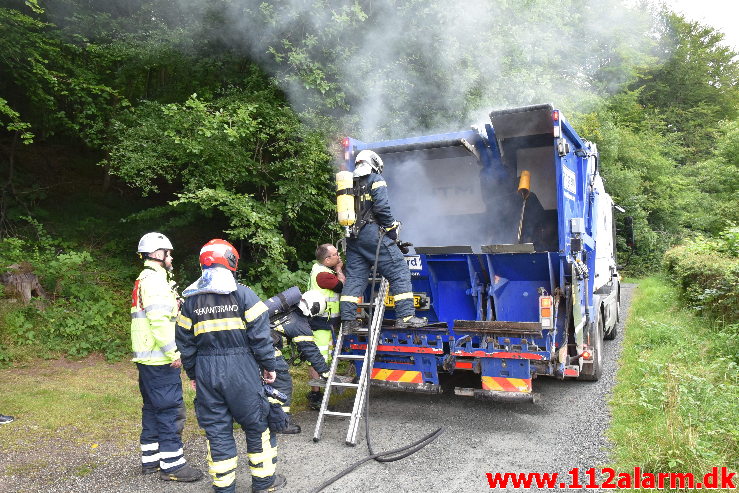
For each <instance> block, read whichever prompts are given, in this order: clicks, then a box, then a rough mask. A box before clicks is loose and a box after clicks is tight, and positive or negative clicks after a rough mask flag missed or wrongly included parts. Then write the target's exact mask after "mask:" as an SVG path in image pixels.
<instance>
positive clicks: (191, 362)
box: [176, 284, 277, 492]
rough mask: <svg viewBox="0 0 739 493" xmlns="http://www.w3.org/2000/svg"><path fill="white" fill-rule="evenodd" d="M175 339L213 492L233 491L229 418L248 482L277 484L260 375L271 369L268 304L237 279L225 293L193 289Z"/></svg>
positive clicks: (234, 461) (274, 446) (273, 446)
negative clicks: (240, 437) (237, 429)
mask: <svg viewBox="0 0 739 493" xmlns="http://www.w3.org/2000/svg"><path fill="white" fill-rule="evenodd" d="M186 296H187V294H186ZM244 322H246V323H244ZM176 337H177V346H178V348H179V349H180V353H181V355H182V366H183V368H184V369H185V371H186V373H187V376H188V377H189V378H190V379H191V380H195V382H196V384H197V409H196V412H197V417H198V423H199V424H200V426H201V427H202V428H203V429H204V430H205V434H206V436H207V438H208V472H209V473H210V475H211V476H212V478H213V488H214V490H215V491H222V492H233V491H235V486H236V485H235V484H234V481H235V478H236V466H237V462H238V454H237V451H236V442H235V440H234V437H233V421H236V422H237V423H238V424H239V425H241V428H242V429H243V430H244V432H245V433H246V449H247V455H248V458H249V468H250V470H251V475H252V487H253V488H254V489H266V488H268V487H269V486H271V485H272V483H273V482H274V474H275V467H276V462H277V438H276V436H275V435H273V434H271V433H270V431H269V429H268V427H267V414H268V412H269V403H268V402H267V399H266V397H265V395H264V389H263V386H262V379H261V370H262V369H264V370H269V371H274V370H275V359H274V346H273V345H272V337H271V335H270V329H269V319H268V316H267V307H266V306H265V305H264V303H262V302H261V301H260V300H259V298H258V297H257V295H256V294H254V292H253V291H252V290H251V289H249V288H247V287H246V286H243V285H240V284H239V285H238V288H237V290H236V291H234V292H232V293H230V294H215V293H206V294H195V295H192V296H190V297H187V298H185V303H184V304H183V306H182V311H181V312H180V315H179V316H178V317H177V327H176Z"/></svg>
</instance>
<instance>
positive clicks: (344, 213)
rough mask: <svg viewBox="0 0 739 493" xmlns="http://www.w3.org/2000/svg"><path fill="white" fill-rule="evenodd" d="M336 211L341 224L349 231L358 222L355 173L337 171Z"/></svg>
mask: <svg viewBox="0 0 739 493" xmlns="http://www.w3.org/2000/svg"><path fill="white" fill-rule="evenodd" d="M336 211H337V213H338V216H339V224H341V225H342V226H344V228H345V229H346V231H347V236H348V232H349V228H350V227H351V226H354V223H356V222H357V211H356V210H355V209H354V173H352V172H351V171H339V172H338V173H336Z"/></svg>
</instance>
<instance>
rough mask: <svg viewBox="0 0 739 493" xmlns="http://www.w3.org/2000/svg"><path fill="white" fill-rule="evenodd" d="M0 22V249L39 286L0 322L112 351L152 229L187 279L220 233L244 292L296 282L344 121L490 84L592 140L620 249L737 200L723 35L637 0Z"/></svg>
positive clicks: (487, 100)
mask: <svg viewBox="0 0 739 493" xmlns="http://www.w3.org/2000/svg"><path fill="white" fill-rule="evenodd" d="M491 4H492V5H491ZM0 35H1V36H2V39H3V49H2V55H1V56H0V74H1V75H0V128H1V129H2V131H1V132H0V152H1V154H0V166H2V170H1V171H0V183H2V194H1V196H0V238H2V240H1V244H2V246H3V248H2V250H0V261H2V262H3V264H2V265H4V266H6V265H10V264H12V263H18V262H27V263H29V264H30V265H31V266H32V268H33V270H34V272H36V273H37V274H38V275H39V277H40V279H41V283H42V285H43V286H44V287H45V288H46V291H48V293H49V296H50V299H51V301H52V303H51V305H50V306H49V307H47V308H46V309H45V310H39V309H37V308H36V307H35V306H32V307H25V308H22V309H8V310H6V311H7V313H6V314H5V315H7V316H6V318H5V325H6V327H8V329H7V330H6V331H5V336H4V337H7V338H8V339H9V340H12V341H14V342H15V343H19V344H24V343H29V344H31V343H37V342H42V343H43V344H45V345H47V347H55V348H58V349H60V350H62V351H66V352H70V353H71V354H86V353H87V352H90V351H104V352H106V353H107V354H109V355H113V356H117V355H120V354H123V352H125V331H126V321H125V314H126V310H125V308H124V307H125V303H126V298H127V294H126V291H127V290H128V289H129V283H130V279H132V277H133V276H134V275H135V274H134V273H133V272H134V271H135V269H136V267H137V262H136V259H135V257H134V255H133V247H134V245H135V244H136V241H137V239H138V238H139V237H140V236H141V234H143V233H145V232H147V231H152V230H158V231H163V232H165V233H166V234H167V235H169V236H170V238H172V239H173V242H174V244H175V246H176V249H175V258H176V264H177V269H178V270H177V274H178V276H179V277H180V279H181V280H182V282H183V283H184V282H186V280H187V279H189V280H192V279H193V278H194V276H195V272H196V268H197V265H196V262H197V259H196V256H195V252H196V251H197V248H198V247H199V246H200V245H201V244H202V243H203V242H204V241H205V240H207V239H209V238H212V237H226V238H227V239H229V240H230V241H232V242H233V243H234V244H236V245H237V247H238V248H239V250H240V251H241V254H242V263H241V265H240V268H241V272H240V275H241V276H242V278H243V279H245V280H246V282H248V283H249V284H250V285H252V286H253V287H254V288H255V289H256V290H257V292H259V293H261V294H269V295H271V294H274V293H275V292H277V291H278V290H280V289H284V288H286V287H288V286H290V285H293V284H296V283H299V284H302V283H303V282H304V280H305V275H306V268H307V262H309V261H310V260H311V257H312V252H313V250H314V248H315V246H316V244H318V243H321V242H324V241H336V240H337V239H338V238H339V234H338V230H337V229H336V227H335V225H334V209H333V207H334V206H333V200H334V198H333V194H334V192H333V187H334V184H333V170H334V165H335V163H336V157H337V154H336V150H337V145H338V142H339V140H340V138H341V137H342V136H344V135H352V136H356V137H358V138H362V139H364V140H372V139H379V138H393V137H402V136H407V135H412V134H417V133H431V132H438V131H451V130H459V129H462V128H467V127H469V125H471V124H473V123H477V122H479V121H481V120H482V119H483V118H484V116H485V114H486V112H487V111H489V110H490V109H492V108H505V107H510V106H515V105H527V104H536V103H542V102H552V103H553V104H554V105H555V106H556V107H559V108H561V109H562V110H564V111H565V112H566V114H567V115H569V118H570V120H571V121H572V122H573V123H574V124H575V125H576V127H577V128H578V131H579V132H580V133H581V134H582V135H583V136H584V137H585V138H587V139H589V140H592V141H594V142H596V143H597V145H598V147H599V150H600V152H601V157H602V171H603V175H604V178H605V181H606V187H607V189H608V190H609V192H610V193H611V194H612V195H613V196H614V199H615V201H616V202H617V203H618V204H619V205H621V206H622V207H624V208H625V209H626V210H627V214H625V215H620V216H619V218H618V221H619V226H620V227H621V229H622V230H623V226H624V224H623V221H624V217H625V216H626V215H628V216H631V217H633V221H634V230H635V238H636V249H635V250H634V251H633V252H632V251H630V250H629V249H628V248H626V238H625V237H624V236H620V237H619V244H620V246H621V247H622V248H621V251H622V252H623V253H622V254H621V255H622V259H621V260H622V261H623V263H625V264H627V267H628V269H630V271H631V272H632V273H637V274H638V273H641V272H646V271H652V270H654V269H656V268H658V267H659V266H660V262H661V260H662V255H663V253H664V252H665V250H667V249H668V248H669V247H671V246H673V245H675V244H678V243H680V242H681V241H682V240H683V239H685V238H688V237H691V236H693V235H695V234H697V233H700V234H703V235H705V236H708V237H713V236H717V235H719V234H721V233H722V232H725V231H727V230H729V229H730V228H732V227H734V226H736V224H737V222H739V212H738V211H739V192H738V190H739V144H738V142H739V115H738V112H739V90H738V87H737V81H738V78H739V65H738V59H737V53H736V52H735V51H733V50H732V49H730V48H728V47H726V46H725V45H724V44H723V43H722V38H723V35H722V34H721V33H720V32H718V31H716V30H714V29H712V28H710V27H707V26H702V25H699V24H695V23H691V22H688V21H686V20H685V19H684V18H682V17H680V16H679V15H675V14H673V13H670V12H668V11H663V10H659V9H658V8H657V7H655V6H654V5H652V4H650V3H646V4H645V5H644V6H639V7H634V6H632V2H628V3H627V2H624V1H621V0H590V1H588V0H568V1H563V2H556V3H554V4H553V3H552V2H545V1H543V0H532V1H528V2H503V1H501V2H487V1H482V0H476V1H471V2H465V6H464V8H463V9H459V10H456V9H449V8H448V2H442V1H436V0H424V1H420V0H382V1H376V0H375V1H370V0H345V1H339V2H329V1H327V0H314V1H309V0H293V1H290V2H276V1H254V0H238V1H228V2H225V1H210V2H208V1H197V0H178V1H171V0H99V1H94V2H90V1H85V0H55V1H53V2H51V1H43V0H26V1H22V0H5V1H3V2H2V4H1V6H0ZM121 313H122V314H123V315H121ZM70 314H73V316H70ZM8 317H10V318H8ZM62 320H63V322H62ZM99 326H105V327H111V328H112V329H111V330H112V333H113V335H112V338H113V339H114V340H119V337H120V338H121V341H120V344H113V345H111V344H109V343H108V342H109V340H110V339H111V335H110V334H100V338H99V339H95V340H92V339H90V338H89V335H88V333H89V330H90V329H91V328H93V327H99ZM43 327H46V329H43ZM39 339H43V340H42V341H39ZM14 357H15V356H13V355H8V354H7V353H3V352H2V351H1V350H0V362H2V360H9V359H13V358H14Z"/></svg>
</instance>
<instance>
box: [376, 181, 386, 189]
mask: <svg viewBox="0 0 739 493" xmlns="http://www.w3.org/2000/svg"><path fill="white" fill-rule="evenodd" d="M386 186H387V183H386V182H385V180H381V181H376V182H374V183H373V184H372V190H374V189H376V188H380V187H386Z"/></svg>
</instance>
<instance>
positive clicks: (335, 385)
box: [331, 382, 359, 387]
mask: <svg viewBox="0 0 739 493" xmlns="http://www.w3.org/2000/svg"><path fill="white" fill-rule="evenodd" d="M331 386H332V387H359V384H358V383H351V382H334V383H332V384H331Z"/></svg>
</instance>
